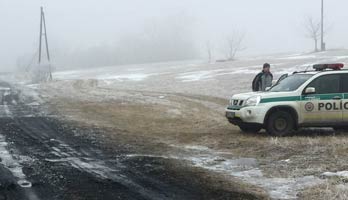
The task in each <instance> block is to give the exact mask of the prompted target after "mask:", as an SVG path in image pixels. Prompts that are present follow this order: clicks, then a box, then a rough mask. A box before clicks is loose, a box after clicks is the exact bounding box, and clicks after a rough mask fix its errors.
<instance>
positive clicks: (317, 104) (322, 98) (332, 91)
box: [301, 74, 343, 125]
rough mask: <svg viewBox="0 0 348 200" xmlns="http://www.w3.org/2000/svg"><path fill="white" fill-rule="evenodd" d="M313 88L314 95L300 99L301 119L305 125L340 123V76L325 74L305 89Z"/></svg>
mask: <svg viewBox="0 0 348 200" xmlns="http://www.w3.org/2000/svg"><path fill="white" fill-rule="evenodd" d="M309 87H313V88H315V93H314V94H303V95H302V97H301V100H302V101H301V115H302V116H301V117H302V120H303V123H305V124H320V125H325V124H328V125H331V124H332V123H341V122H342V116H343V111H342V99H343V94H342V93H341V91H340V75H339V74H327V75H323V76H320V77H318V78H316V79H314V80H313V81H312V82H311V83H310V84H308V86H307V87H306V88H309Z"/></svg>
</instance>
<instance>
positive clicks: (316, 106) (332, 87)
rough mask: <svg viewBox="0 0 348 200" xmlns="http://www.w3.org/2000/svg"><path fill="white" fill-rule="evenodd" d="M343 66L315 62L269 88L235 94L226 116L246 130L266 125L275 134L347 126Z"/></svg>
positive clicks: (346, 78)
mask: <svg viewBox="0 0 348 200" xmlns="http://www.w3.org/2000/svg"><path fill="white" fill-rule="evenodd" d="M343 66H344V65H343V64H341V63H337V64H318V65H314V66H313V68H314V70H311V71H302V72H294V73H293V74H292V75H289V76H287V75H285V76H282V77H281V78H280V79H279V80H278V82H277V83H276V84H275V85H274V86H272V87H271V88H270V89H268V90H267V91H266V92H251V93H244V94H236V95H233V96H232V98H231V100H230V104H229V106H228V107H227V109H226V117H227V119H228V120H229V122H230V123H232V124H234V125H237V126H239V127H240V129H241V130H242V131H244V132H258V131H260V130H261V129H262V128H264V129H266V130H267V132H268V133H269V134H270V135H273V136H284V135H288V134H290V133H292V132H293V131H294V130H297V129H298V128H299V127H333V128H335V129H344V128H348V70H342V68H343Z"/></svg>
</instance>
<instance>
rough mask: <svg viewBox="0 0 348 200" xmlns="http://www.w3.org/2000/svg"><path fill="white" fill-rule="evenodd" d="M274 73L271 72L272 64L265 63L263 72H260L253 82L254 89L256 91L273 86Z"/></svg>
mask: <svg viewBox="0 0 348 200" xmlns="http://www.w3.org/2000/svg"><path fill="white" fill-rule="evenodd" d="M272 81H273V75H272V73H271V65H270V64H268V63H265V64H263V69H262V72H260V73H258V74H257V75H256V76H255V78H254V80H253V84H252V89H253V91H254V92H256V91H266V88H267V87H271V86H272Z"/></svg>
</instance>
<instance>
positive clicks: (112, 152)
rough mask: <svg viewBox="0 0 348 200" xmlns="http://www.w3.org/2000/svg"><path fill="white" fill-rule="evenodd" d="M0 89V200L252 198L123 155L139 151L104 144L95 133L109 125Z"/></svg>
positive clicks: (165, 162) (166, 164)
mask: <svg viewBox="0 0 348 200" xmlns="http://www.w3.org/2000/svg"><path fill="white" fill-rule="evenodd" d="M0 91H1V92H0V93H1V105H0V160H1V163H0V199H31V200H37V199H254V198H256V197H255V196H253V195H251V194H247V193H241V192H236V191H234V190H233V188H232V189H231V188H230V189H228V190H226V189H224V188H223V187H219V186H218V185H217V184H215V183H214V181H213V182H209V181H207V180H202V178H201V177H200V176H199V174H195V173H191V172H192V171H191V170H188V169H186V167H185V165H182V166H181V167H176V168H175V169H174V168H173V167H172V166H173V165H176V163H173V162H174V161H172V160H169V159H165V158H150V157H148V158H147V157H129V156H126V155H128V154H130V153H133V154H134V153H137V152H136V151H135V149H136V148H132V146H131V144H127V143H122V140H120V142H119V144H117V145H115V146H113V147H112V148H111V147H109V146H108V145H106V144H104V142H103V140H99V139H98V137H97V136H96V135H103V134H102V133H103V131H106V130H102V129H97V128H90V127H87V128H86V127H85V128H83V127H79V126H77V125H76V126H74V125H73V124H69V123H66V122H63V121H60V120H59V119H57V117H54V116H49V115H46V114H44V113H43V112H41V108H40V105H37V104H27V103H26V102H25V98H23V97H22V96H21V94H20V91H17V90H15V89H14V88H12V87H11V85H9V84H8V83H5V82H1V83H0ZM87 135H88V136H87ZM178 166H179V164H178Z"/></svg>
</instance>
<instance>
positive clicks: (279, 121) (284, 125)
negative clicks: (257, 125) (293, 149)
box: [266, 111, 295, 136]
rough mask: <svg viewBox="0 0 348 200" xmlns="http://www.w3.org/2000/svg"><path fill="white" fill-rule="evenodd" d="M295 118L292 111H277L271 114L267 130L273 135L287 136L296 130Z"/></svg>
mask: <svg viewBox="0 0 348 200" xmlns="http://www.w3.org/2000/svg"><path fill="white" fill-rule="evenodd" d="M294 124H295V123H294V119H293V117H292V116H291V114H290V113H288V112H285V111H277V112H274V113H272V114H271V115H270V117H269V119H268V122H267V125H266V126H267V132H268V134H270V135H272V136H285V135H288V134H290V133H291V132H292V131H293V130H294Z"/></svg>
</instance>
